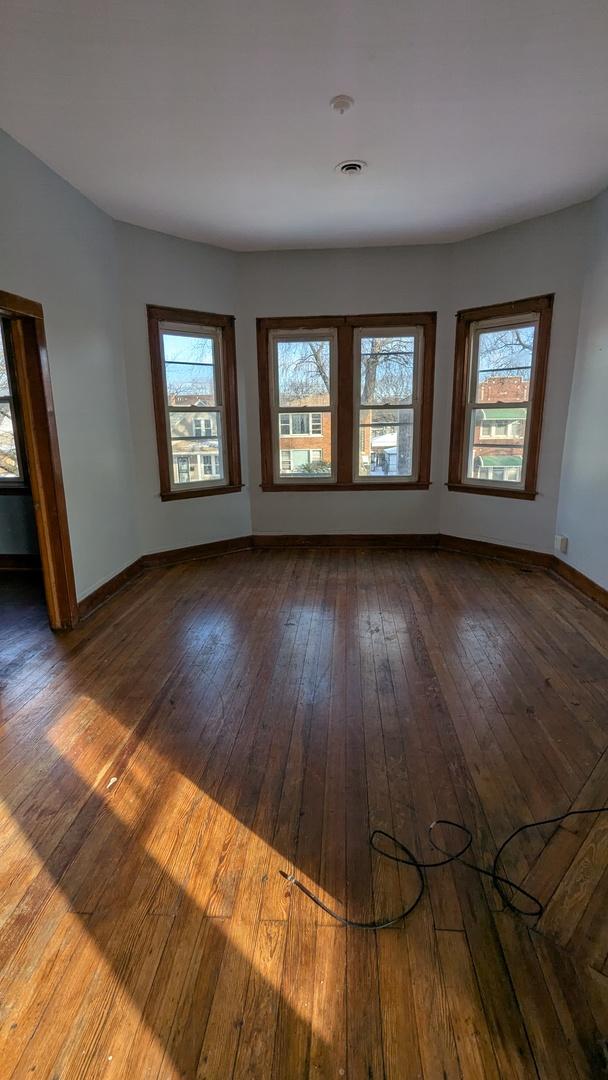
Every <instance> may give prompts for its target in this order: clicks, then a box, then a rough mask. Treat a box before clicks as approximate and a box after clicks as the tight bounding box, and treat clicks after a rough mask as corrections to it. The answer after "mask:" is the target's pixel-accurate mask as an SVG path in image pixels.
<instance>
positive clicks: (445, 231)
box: [0, 0, 608, 250]
mask: <svg viewBox="0 0 608 1080" xmlns="http://www.w3.org/2000/svg"><path fill="white" fill-rule="evenodd" d="M607 56H608V3H607V2H606V0H215V2H211V0H105V2H104V3H100V2H99V0H43V2H42V3H41V2H40V0H3V5H2V18H1V21H0V126H2V127H4V128H5V129H6V130H7V131H8V132H9V134H11V135H13V136H14V137H15V138H16V139H17V140H19V142H21V143H23V144H24V145H25V146H26V147H28V148H29V149H30V150H32V151H33V152H34V153H35V154H37V155H38V157H40V158H42V160H43V161H45V162H47V163H48V164H49V165H50V166H51V167H52V168H53V169H55V170H56V171H57V172H58V173H60V174H61V176H63V177H65V178H66V179H67V180H69V181H70V182H71V183H72V184H73V185H74V186H75V187H77V188H79V189H80V191H82V192H84V194H85V195H88V196H89V198H91V199H92V200H93V202H95V203H97V205H98V206H100V207H102V208H103V209H104V210H107V211H108V212H109V213H110V214H112V215H113V216H114V217H116V218H119V219H121V220H125V221H130V222H133V223H135V224H137V225H144V226H147V227H149V228H153V229H160V230H163V231H165V232H169V233H174V234H175V235H178V236H185V237H190V238H193V239H196V240H206V241H209V242H212V243H216V244H221V245H225V246H227V247H231V248H236V249H239V250H251V249H258V248H286V247H343V246H351V245H353V246H355V245H367V244H398V243H425V242H430V241H447V240H453V239H458V238H461V237H465V236H471V235H474V234H476V233H481V232H485V231H487V230H489V229H492V228H495V227H496V226H500V225H504V224H507V223H509V222H513V221H518V220H521V219H523V218H526V217H531V216H533V215H535V214H538V213H543V212H546V211H550V210H555V209H558V208H561V207H563V206H566V205H569V204H571V203H574V202H577V201H579V200H582V199H585V198H587V197H589V196H591V195H594V194H595V193H597V192H598V191H599V190H600V189H601V188H602V187H604V186H606V185H607V184H608V60H607ZM337 93H347V94H351V95H352V96H353V97H354V98H355V106H354V108H353V109H352V110H351V111H350V112H349V113H348V114H345V115H344V116H339V115H336V114H334V113H333V112H332V111H331V109H330V108H329V100H330V98H331V97H332V96H333V95H334V94H337ZM350 157H355V158H363V159H364V160H366V161H368V162H369V168H368V169H367V171H366V172H365V173H364V174H363V175H362V176H360V177H341V176H339V175H337V174H335V173H334V171H333V166H334V165H335V164H336V163H337V162H338V161H341V160H342V159H344V158H350Z"/></svg>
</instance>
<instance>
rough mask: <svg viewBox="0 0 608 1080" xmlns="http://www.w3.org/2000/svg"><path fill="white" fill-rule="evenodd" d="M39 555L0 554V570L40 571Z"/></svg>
mask: <svg viewBox="0 0 608 1080" xmlns="http://www.w3.org/2000/svg"><path fill="white" fill-rule="evenodd" d="M40 569H41V565H40V556H39V555H28V554H26V555H4V554H0V571H1V570H40Z"/></svg>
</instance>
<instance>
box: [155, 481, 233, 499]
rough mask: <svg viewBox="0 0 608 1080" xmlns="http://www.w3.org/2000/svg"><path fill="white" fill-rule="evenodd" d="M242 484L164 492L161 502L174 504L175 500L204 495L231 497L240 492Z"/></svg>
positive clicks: (196, 497)
mask: <svg viewBox="0 0 608 1080" xmlns="http://www.w3.org/2000/svg"><path fill="white" fill-rule="evenodd" d="M244 486H245V485H244V484H223V485H222V486H221V487H214V488H195V489H194V491H166V492H161V496H160V497H161V499H162V501H163V502H174V501H175V500H177V499H201V498H204V497H205V495H232V494H234V492H235V491H242V490H243V487H244Z"/></svg>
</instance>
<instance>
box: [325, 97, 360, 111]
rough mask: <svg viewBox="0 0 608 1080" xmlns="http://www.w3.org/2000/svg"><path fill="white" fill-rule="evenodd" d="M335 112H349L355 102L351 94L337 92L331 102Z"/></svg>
mask: <svg viewBox="0 0 608 1080" xmlns="http://www.w3.org/2000/svg"><path fill="white" fill-rule="evenodd" d="M329 104H330V105H331V107H332V109H333V110H334V112H337V113H340V116H343V115H344V113H345V112H348V110H349V109H350V108H352V106H353V105H354V104H355V99H354V98H352V97H351V96H350V94H336V96H335V97H332V99H331V101H330V103H329Z"/></svg>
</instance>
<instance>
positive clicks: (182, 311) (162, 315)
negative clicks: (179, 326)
mask: <svg viewBox="0 0 608 1080" xmlns="http://www.w3.org/2000/svg"><path fill="white" fill-rule="evenodd" d="M146 308H147V311H148V315H149V317H150V318H151V319H155V320H156V321H157V322H178V323H184V324H185V325H190V326H219V327H225V326H227V325H228V324H229V323H232V325H233V326H234V322H235V318H234V315H220V314H218V313H217V312H215V311H194V310H193V309H192V308H176V307H163V306H162V305H159V304H147V305H146Z"/></svg>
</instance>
